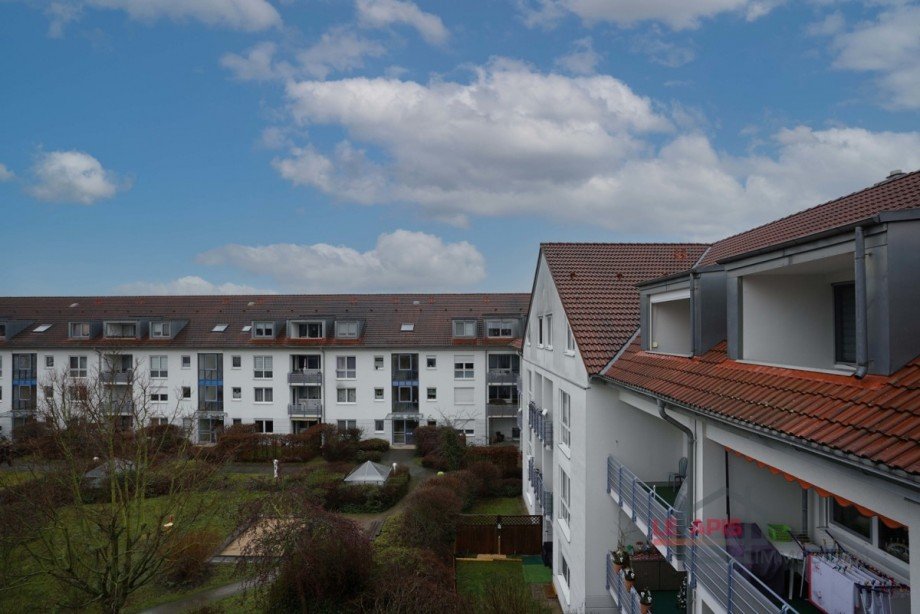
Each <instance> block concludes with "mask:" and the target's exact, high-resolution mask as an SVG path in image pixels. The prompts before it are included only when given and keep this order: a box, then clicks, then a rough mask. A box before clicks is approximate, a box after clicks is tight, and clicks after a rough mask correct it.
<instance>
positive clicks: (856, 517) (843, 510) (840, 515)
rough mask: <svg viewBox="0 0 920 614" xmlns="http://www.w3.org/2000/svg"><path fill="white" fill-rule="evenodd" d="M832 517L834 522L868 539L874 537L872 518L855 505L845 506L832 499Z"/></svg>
mask: <svg viewBox="0 0 920 614" xmlns="http://www.w3.org/2000/svg"><path fill="white" fill-rule="evenodd" d="M831 519H832V520H833V521H834V524H839V525H840V526H842V527H844V528H846V529H849V530H850V531H852V532H853V533H856V534H857V535H860V536H862V537H864V538H865V539H867V540H871V539H872V518H871V517H869V516H863V515H862V514H860V513H859V510H857V509H856V508H855V507H853V506H843V505H839V504H838V503H837V502H836V501H831Z"/></svg>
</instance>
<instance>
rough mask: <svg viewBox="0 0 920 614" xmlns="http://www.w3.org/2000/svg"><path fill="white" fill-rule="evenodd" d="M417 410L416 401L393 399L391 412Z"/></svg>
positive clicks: (398, 412) (400, 412)
mask: <svg viewBox="0 0 920 614" xmlns="http://www.w3.org/2000/svg"><path fill="white" fill-rule="evenodd" d="M412 412H418V401H393V413H395V414H405V413H412Z"/></svg>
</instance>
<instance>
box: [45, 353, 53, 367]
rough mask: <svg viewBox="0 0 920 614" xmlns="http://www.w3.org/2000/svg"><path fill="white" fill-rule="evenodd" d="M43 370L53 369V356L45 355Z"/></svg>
mask: <svg viewBox="0 0 920 614" xmlns="http://www.w3.org/2000/svg"><path fill="white" fill-rule="evenodd" d="M45 368H46V369H53V368H54V354H45Z"/></svg>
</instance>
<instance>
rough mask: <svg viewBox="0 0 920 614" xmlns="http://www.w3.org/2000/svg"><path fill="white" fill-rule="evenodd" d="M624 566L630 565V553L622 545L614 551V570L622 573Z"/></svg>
mask: <svg viewBox="0 0 920 614" xmlns="http://www.w3.org/2000/svg"><path fill="white" fill-rule="evenodd" d="M624 567H629V553H628V552H626V548H623V547H622V546H621V547H619V548H617V549H616V550H615V551H614V552H613V570H614V571H615V572H616V573H620V572H621V571H623V568H624Z"/></svg>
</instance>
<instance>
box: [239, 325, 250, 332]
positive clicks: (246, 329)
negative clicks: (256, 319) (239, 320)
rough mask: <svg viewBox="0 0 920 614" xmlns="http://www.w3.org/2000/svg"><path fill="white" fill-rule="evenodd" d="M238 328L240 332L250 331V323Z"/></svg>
mask: <svg viewBox="0 0 920 614" xmlns="http://www.w3.org/2000/svg"><path fill="white" fill-rule="evenodd" d="M240 330H241V331H242V332H244V333H248V332H251V331H252V324H247V325H246V326H244V327H243V328H241V329H240Z"/></svg>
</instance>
